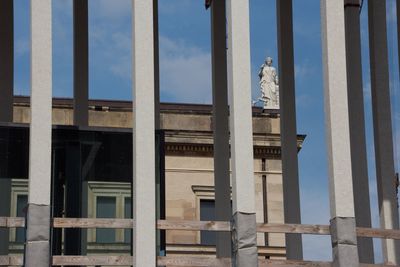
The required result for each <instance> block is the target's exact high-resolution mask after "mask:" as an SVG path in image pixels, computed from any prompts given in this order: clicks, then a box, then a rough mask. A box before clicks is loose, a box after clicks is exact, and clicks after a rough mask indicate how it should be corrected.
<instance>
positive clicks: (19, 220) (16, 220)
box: [7, 217, 25, 228]
mask: <svg viewBox="0 0 400 267" xmlns="http://www.w3.org/2000/svg"><path fill="white" fill-rule="evenodd" d="M7 227H8V228H13V227H25V218H23V217H9V218H7Z"/></svg>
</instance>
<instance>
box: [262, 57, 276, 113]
mask: <svg viewBox="0 0 400 267" xmlns="http://www.w3.org/2000/svg"><path fill="white" fill-rule="evenodd" d="M258 76H259V77H260V86H261V97H260V98H259V100H260V101H262V102H264V109H279V81H278V74H277V73H276V69H275V68H274V67H272V58H271V57H267V58H266V59H265V63H264V64H262V65H261V68H260V72H259V73H258Z"/></svg>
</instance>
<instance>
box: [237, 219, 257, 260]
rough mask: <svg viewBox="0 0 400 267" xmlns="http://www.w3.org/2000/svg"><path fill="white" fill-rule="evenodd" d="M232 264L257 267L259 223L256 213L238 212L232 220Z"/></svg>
mask: <svg viewBox="0 0 400 267" xmlns="http://www.w3.org/2000/svg"><path fill="white" fill-rule="evenodd" d="M231 228H232V266H238V267H257V266H258V251H257V224H256V214H255V213H244V212H239V211H238V212H236V213H235V214H234V215H233V217H232V221H231Z"/></svg>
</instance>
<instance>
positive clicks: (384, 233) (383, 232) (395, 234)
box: [356, 227, 400, 239]
mask: <svg viewBox="0 0 400 267" xmlns="http://www.w3.org/2000/svg"><path fill="white" fill-rule="evenodd" d="M356 230H357V236H362V237H375V238H385V239H400V230H392V229H379V228H364V227H357V228H356Z"/></svg>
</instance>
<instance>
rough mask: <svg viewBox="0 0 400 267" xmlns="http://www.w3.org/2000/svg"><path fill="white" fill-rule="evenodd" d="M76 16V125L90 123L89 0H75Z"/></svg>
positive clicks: (74, 12)
mask: <svg viewBox="0 0 400 267" xmlns="http://www.w3.org/2000/svg"><path fill="white" fill-rule="evenodd" d="M73 18H74V31H73V36H74V38H73V39H74V40H73V41H74V125H78V126H88V123H89V103H88V99H89V27H88V24H89V22H88V0H74V1H73Z"/></svg>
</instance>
